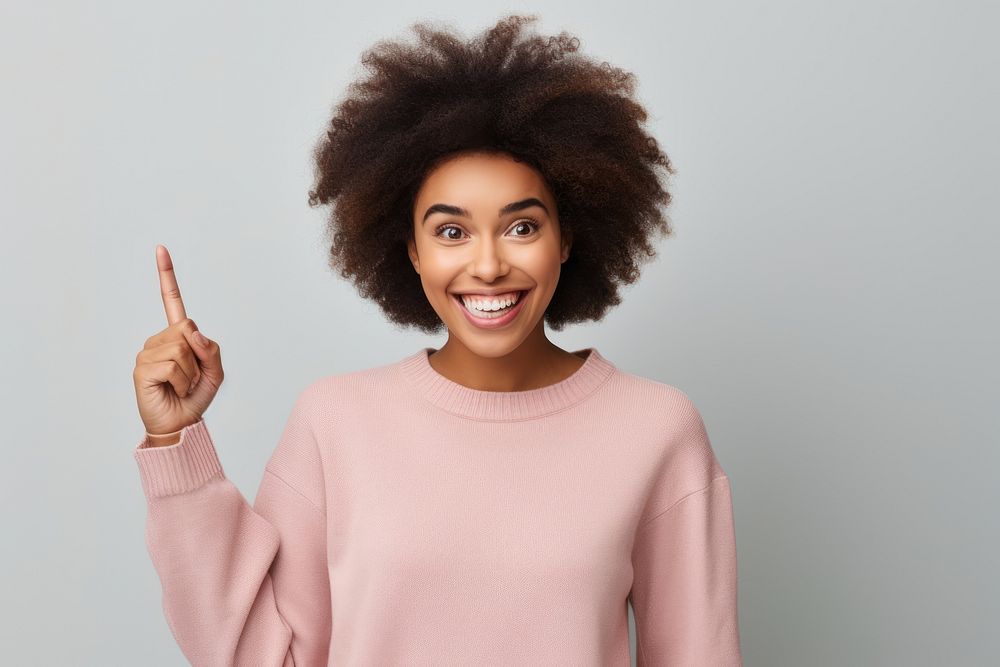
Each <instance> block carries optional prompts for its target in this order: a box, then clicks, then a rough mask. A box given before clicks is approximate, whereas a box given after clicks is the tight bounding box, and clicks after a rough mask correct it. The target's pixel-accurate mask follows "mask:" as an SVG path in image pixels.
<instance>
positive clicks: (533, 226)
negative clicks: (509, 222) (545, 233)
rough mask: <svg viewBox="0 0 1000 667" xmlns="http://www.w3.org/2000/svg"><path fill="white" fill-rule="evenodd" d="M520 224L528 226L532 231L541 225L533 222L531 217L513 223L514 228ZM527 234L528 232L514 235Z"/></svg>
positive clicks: (520, 225)
mask: <svg viewBox="0 0 1000 667" xmlns="http://www.w3.org/2000/svg"><path fill="white" fill-rule="evenodd" d="M522 226H525V227H528V228H529V229H530V230H531V231H533V232H534V231H537V230H538V228H539V227H540V226H541V225H539V224H538V223H537V222H535V221H534V220H532V219H531V218H525V219H524V220H518V221H517V224H516V225H514V229H517V228H518V227H522ZM528 235H529V234H515V235H514V236H528Z"/></svg>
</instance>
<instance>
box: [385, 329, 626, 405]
mask: <svg viewBox="0 0 1000 667" xmlns="http://www.w3.org/2000/svg"><path fill="white" fill-rule="evenodd" d="M432 352H437V350H436V349H435V348H433V347H424V348H421V349H420V350H418V351H417V352H414V353H413V354H411V355H409V356H407V357H404V358H403V359H402V360H400V361H399V362H397V364H396V366H397V369H398V370H399V372H400V374H401V375H402V377H403V378H404V379H405V380H406V381H407V382H409V383H410V384H411V385H412V386H413V387H414V388H415V389H416V390H417V391H418V393H419V394H420V395H421V397H422V398H423V399H424V400H426V401H428V402H430V403H432V404H434V405H436V406H437V407H439V408H441V409H442V410H445V411H446V412H450V413H451V414H454V415H458V416H461V417H468V418H469V419H478V420H481V421H492V420H504V421H515V420H521V419H534V418H537V417H541V416H544V415H547V414H551V413H553V412H557V411H559V410H564V409H566V408H568V407H571V406H573V405H576V404H577V403H580V402H581V401H583V400H584V399H585V398H587V397H588V396H590V395H591V394H592V393H593V392H594V391H595V390H597V388H598V387H600V386H601V385H602V384H604V382H605V381H607V379H608V378H609V377H611V375H612V373H613V372H614V371H615V368H616V367H615V365H614V364H612V363H611V362H610V361H608V360H607V359H605V358H604V357H603V356H602V355H601V353H600V352H598V351H597V348H596V347H585V348H583V349H580V350H572V353H573V354H575V355H577V356H582V355H583V354H584V353H586V355H587V356H586V357H585V358H584V362H583V364H582V365H581V366H580V367H579V368H577V369H576V370H575V371H573V373H572V374H571V375H569V376H568V377H565V378H563V379H562V380H560V381H558V382H556V383H554V384H549V385H546V386H544V387H536V388H535V389H525V390H523V391H486V390H483V389H473V388H471V387H466V386H465V385H463V384H459V383H457V382H455V381H454V380H451V379H449V378H447V377H445V376H444V375H441V374H440V373H439V372H438V371H436V370H435V369H434V367H433V366H431V362H430V359H429V356H430V354H431V353H432Z"/></svg>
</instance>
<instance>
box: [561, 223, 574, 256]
mask: <svg viewBox="0 0 1000 667" xmlns="http://www.w3.org/2000/svg"><path fill="white" fill-rule="evenodd" d="M560 231H561V234H562V239H561V242H562V259H560V260H559V263H560V264H562V263H564V262H565V261H566V260H567V259H569V251H570V248H572V247H573V232H571V231H570V230H568V229H565V228H564V229H562V230H560Z"/></svg>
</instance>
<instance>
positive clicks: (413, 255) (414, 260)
mask: <svg viewBox="0 0 1000 667" xmlns="http://www.w3.org/2000/svg"><path fill="white" fill-rule="evenodd" d="M406 254H408V255H409V256H410V263H411V264H413V270H414V271H416V272H417V273H418V274H419V273H420V258H419V257H418V256H417V243H416V241H414V240H413V238H412V237H411V238H409V239H407V240H406Z"/></svg>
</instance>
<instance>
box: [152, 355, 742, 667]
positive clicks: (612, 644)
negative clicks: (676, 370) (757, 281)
mask: <svg viewBox="0 0 1000 667" xmlns="http://www.w3.org/2000/svg"><path fill="white" fill-rule="evenodd" d="M433 351H434V349H433V348H429V347H425V348H423V349H421V350H420V351H418V352H416V353H414V354H411V355H409V356H407V357H404V358H402V359H400V360H398V361H396V362H394V363H391V364H387V365H384V366H379V367H376V368H369V369H365V370H361V371H356V372H351V373H345V374H340V375H332V376H326V377H323V378H320V379H318V380H315V381H314V382H312V383H311V384H310V385H309V386H307V387H306V388H305V389H303V390H301V392H300V393H299V395H298V396H297V398H296V400H295V402H294V405H293V407H292V410H291V414H290V416H289V417H288V420H287V422H286V424H285V427H284V431H283V433H282V435H281V438H280V440H279V442H278V444H277V447H276V448H275V450H274V452H273V454H272V455H271V457H270V459H269V461H268V463H267V465H266V466H265V469H264V473H263V479H262V481H261V483H260V486H259V488H258V490H257V495H256V497H255V500H254V503H253V505H252V506H251V505H250V504H249V503H248V502H247V501H246V499H245V498H244V496H243V495H242V494H241V492H240V491H239V489H238V488H237V487H236V486H235V485H234V484H233V483H232V482H231V481H230V480H229V479H228V478H227V477H226V476H225V473H224V472H223V468H222V465H221V464H220V462H219V458H218V455H217V451H216V448H215V445H214V442H213V440H212V437H211V435H210V434H209V430H208V426H207V425H206V423H205V420H204V419H202V420H200V421H198V422H196V423H194V424H191V425H190V426H187V427H185V428H184V429H183V430H182V431H181V436H180V437H181V440H180V442H178V443H177V444H174V445H171V446H168V447H151V446H150V445H149V443H148V441H147V440H146V439H145V437H143V439H142V440H141V442H140V443H139V444H138V446H137V447H136V448H135V450H134V456H135V460H136V462H137V463H138V470H139V474H140V479H141V482H142V487H143V491H144V494H145V497H146V502H147V505H148V514H147V523H146V543H147V547H148V550H149V554H150V556H151V559H152V563H153V566H154V568H155V570H156V573H157V575H158V576H159V579H160V583H161V586H162V590H163V610H164V614H165V618H166V620H167V624H168V625H169V627H170V630H171V631H172V633H173V636H174V639H175V640H176V641H177V643H178V645H179V646H180V648H181V650H182V651H183V653H184V655H185V656H186V657H187V659H188V660H189V661H190V662H191V663H192V664H193V665H255V666H262V665H278V666H284V667H292V666H293V665H296V666H298V667H304V666H310V665H317V666H319V665H352V666H353V665H407V666H409V665H435V666H439V665H574V666H588V665H593V666H595V667H607V666H609V665H610V666H621V667H627V666H628V665H629V664H630V651H629V641H628V606H627V605H628V601H631V603H632V606H633V609H634V613H635V620H636V636H637V663H638V665H640V667H653V666H656V667H660V666H670V667H675V666H683V665H692V666H695V665H697V666H698V667H715V666H719V667H728V666H734V665H736V666H739V665H742V658H741V653H740V642H739V629H738V615H737V568H736V540H735V531H734V524H733V513H732V499H731V493H730V485H729V479H728V477H727V476H726V474H725V472H724V471H723V469H722V467H721V466H720V464H719V462H718V460H717V459H716V456H715V453H714V451H713V449H712V445H711V443H710V441H709V438H708V434H707V432H706V430H705V425H704V423H703V421H702V418H701V415H700V414H699V412H698V410H697V409H696V408H695V406H694V405H693V403H692V402H691V400H690V399H689V398H688V396H687V395H686V394H684V393H683V392H682V391H681V390H679V389H677V388H675V387H672V386H670V385H667V384H664V383H661V382H658V381H655V380H652V379H648V378H644V377H641V376H638V375H634V374H631V373H627V372H625V371H622V370H620V369H618V368H617V367H616V366H614V365H613V364H612V363H611V362H610V361H608V360H607V359H605V358H604V357H603V356H602V355H601V354H600V353H598V351H597V349H596V348H593V347H591V348H585V349H582V350H577V351H575V352H574V354H577V355H578V356H580V357H581V358H584V359H585V361H584V363H583V365H582V366H580V367H579V368H578V369H577V370H576V371H575V372H574V373H573V374H572V375H570V376H569V377H567V378H565V379H563V380H562V381H560V382H557V383H555V384H552V385H548V386H545V387H541V388H538V389H530V390H526V391H514V392H493V391H481V390H477V389H472V388H469V387H466V386H464V385H460V384H458V383H456V382H453V381H452V380H449V379H448V378H446V377H444V376H443V375H441V374H440V373H438V372H437V371H436V370H434V368H433V367H432V366H431V365H430V361H429V360H428V355H429V354H430V353H432V352H433Z"/></svg>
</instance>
